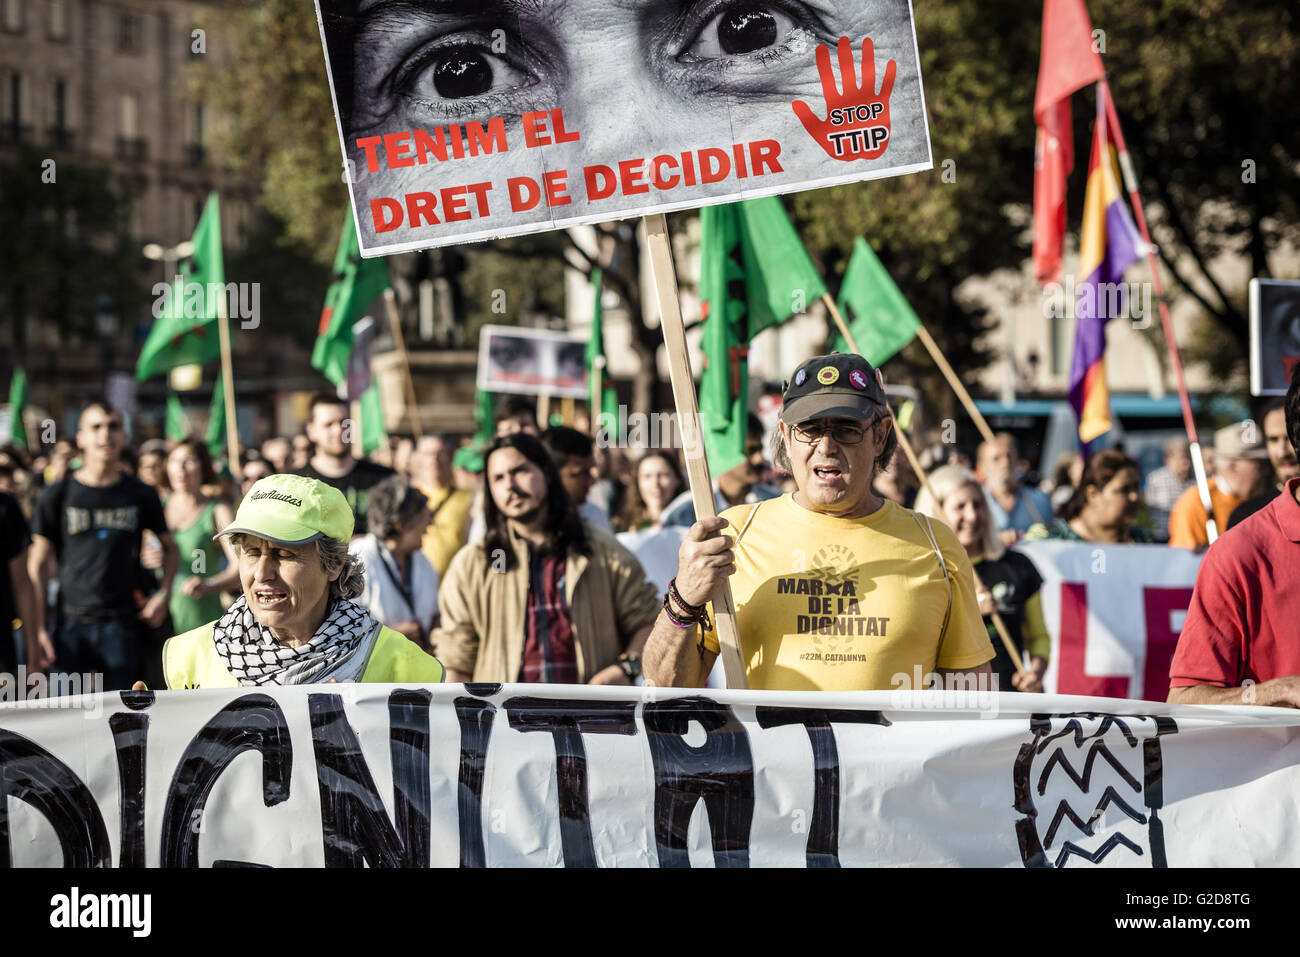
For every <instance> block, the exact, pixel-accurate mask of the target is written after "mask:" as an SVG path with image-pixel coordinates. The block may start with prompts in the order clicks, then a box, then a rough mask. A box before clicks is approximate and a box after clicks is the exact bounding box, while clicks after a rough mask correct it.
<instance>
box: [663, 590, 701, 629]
mask: <svg viewBox="0 0 1300 957" xmlns="http://www.w3.org/2000/svg"><path fill="white" fill-rule="evenodd" d="M664 614H665V615H667V616H668V620H669V621H671V622H672V623H673V624H674V625H676V626H677V627H678V628H693V627H695V622H696V619H694V618H679V617H678V616H677V615H676V614H675V613H674V612H673V609H672V606H671V604H670V602H669V601H668V596H667V595H666V594H665V595H664Z"/></svg>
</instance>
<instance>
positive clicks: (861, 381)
mask: <svg viewBox="0 0 1300 957" xmlns="http://www.w3.org/2000/svg"><path fill="white" fill-rule="evenodd" d="M849 384H850V385H852V386H853V388H855V389H857V390H858V391H859V392H864V391H866V388H867V374H866V373H865V372H863V371H862V370H861V369H854V370H853V371H852V372H850V373H849Z"/></svg>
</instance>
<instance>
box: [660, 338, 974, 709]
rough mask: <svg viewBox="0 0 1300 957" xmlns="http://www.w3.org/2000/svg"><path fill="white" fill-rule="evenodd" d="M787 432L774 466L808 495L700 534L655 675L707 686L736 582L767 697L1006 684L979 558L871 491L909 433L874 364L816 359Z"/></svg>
mask: <svg viewBox="0 0 1300 957" xmlns="http://www.w3.org/2000/svg"><path fill="white" fill-rule="evenodd" d="M778 428H779V433H778V436H777V439H776V445H775V450H774V452H775V454H774V456H773V458H774V460H775V464H776V465H777V467H778V468H783V469H786V470H788V471H789V472H790V473H791V474H792V475H793V476H794V480H795V484H796V486H797V490H796V491H795V492H794V493H792V494H786V495H783V496H782V497H780V498H779V499H772V500H769V501H766V502H761V503H759V504H757V505H741V506H737V507H735V508H730V509H727V510H726V511H725V512H723V513H722V515H720V516H719V517H718V518H716V519H706V520H702V521H699V522H696V523H695V524H694V525H693V526H692V527H691V530H690V532H689V533H688V534H687V536H686V539H685V541H683V543H682V546H681V549H680V551H679V552H678V571H677V578H676V580H675V582H674V583H673V585H672V586H670V588H669V593H668V595H667V596H666V603H667V607H666V609H665V611H664V612H663V613H661V614H660V616H659V620H658V621H657V622H656V623H655V627H654V630H653V632H652V633H651V635H650V638H649V640H648V641H647V643H646V646H645V650H644V652H643V662H644V669H645V674H646V676H647V678H648V679H649V680H652V681H654V682H655V683H656V684H660V685H676V686H684V687H701V686H702V685H703V684H704V682H705V680H706V679H707V677H708V674H709V671H710V670H711V669H712V667H713V663H714V660H715V659H716V657H717V654H718V644H717V639H716V636H715V634H714V633H713V632H712V631H711V630H708V629H707V628H706V629H705V630H704V631H703V632H702V633H701V632H700V631H699V630H698V629H697V622H700V621H701V620H702V616H701V615H700V611H701V610H702V608H703V606H704V605H705V603H706V602H707V600H708V599H709V597H710V596H711V595H712V594H713V592H714V589H715V588H716V587H717V586H718V585H719V584H720V583H721V582H722V581H723V580H724V579H725V578H727V577H728V576H730V580H731V589H732V595H733V597H734V599H735V604H736V621H737V625H738V627H739V630H740V642H741V651H742V657H743V658H744V660H745V667H746V672H747V674H748V679H749V686H750V687H751V688H754V689H767V690H822V691H862V690H879V689H886V690H890V689H894V688H916V687H917V677H918V674H919V676H921V677H922V680H924V676H926V675H929V674H930V673H932V672H934V673H938V674H939V675H941V676H943V675H945V674H949V673H961V674H963V675H980V674H986V675H989V674H991V670H990V667H989V661H990V660H991V659H992V658H993V646H992V645H991V644H990V643H989V639H988V636H987V634H986V632H985V629H984V625H983V622H982V620H981V618H980V613H979V605H978V602H977V601H976V598H975V579H974V574H973V573H972V571H971V565H970V560H969V559H968V558H967V556H966V552H965V549H963V548H962V547H961V545H960V544H959V543H958V541H957V537H956V536H955V535H954V534H953V533H952V531H951V530H950V529H949V528H948V526H946V525H944V524H943V523H941V522H936V521H931V520H929V519H927V518H926V517H925V516H922V515H918V514H916V513H915V512H912V511H911V510H909V509H905V508H903V507H901V506H899V505H895V504H894V503H893V502H889V501H886V500H884V499H881V498H880V497H879V496H877V495H876V494H875V493H874V492H873V491H872V489H871V480H872V478H873V477H874V476H875V474H876V473H877V472H878V471H879V470H880V468H881V467H883V466H884V465H885V463H887V462H888V461H889V459H890V457H891V456H892V455H893V453H894V450H895V448H896V446H897V436H896V435H894V433H893V419H892V418H891V416H890V414H889V410H888V406H887V405H886V401H885V394H884V388H883V387H882V385H881V382H880V380H879V378H878V376H877V374H876V371H875V370H874V369H873V368H872V367H871V366H870V364H868V363H867V361H866V360H865V359H863V358H862V357H861V356H857V355H841V354H838V353H837V354H833V355H830V356H818V357H815V358H813V359H810V360H808V361H807V362H805V363H804V364H803V365H802V366H800V367H799V368H798V369H797V370H796V371H795V374H794V378H793V379H792V380H791V383H790V385H789V387H788V388H787V389H786V393H785V397H784V402H783V405H782V411H781V421H780V423H779V426H778ZM723 528H728V533H729V534H727V535H721V534H719V532H720V531H721V529H723ZM900 676H902V680H901V681H900Z"/></svg>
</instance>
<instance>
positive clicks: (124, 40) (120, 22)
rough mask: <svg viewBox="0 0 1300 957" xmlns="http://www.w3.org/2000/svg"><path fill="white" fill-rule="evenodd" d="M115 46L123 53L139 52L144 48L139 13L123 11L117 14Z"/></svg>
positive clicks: (142, 28) (142, 29) (142, 25)
mask: <svg viewBox="0 0 1300 957" xmlns="http://www.w3.org/2000/svg"><path fill="white" fill-rule="evenodd" d="M117 48H118V49H119V50H121V51H122V52H123V53H139V52H141V50H143V49H144V23H143V22H142V20H141V18H140V17H139V15H137V14H134V13H123V14H120V15H119V16H118V18H117Z"/></svg>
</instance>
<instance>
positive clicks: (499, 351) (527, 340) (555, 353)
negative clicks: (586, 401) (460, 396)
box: [476, 326, 587, 399]
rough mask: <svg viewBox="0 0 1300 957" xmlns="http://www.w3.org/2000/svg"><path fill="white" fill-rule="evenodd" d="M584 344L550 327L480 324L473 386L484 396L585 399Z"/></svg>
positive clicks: (584, 341) (578, 338)
mask: <svg viewBox="0 0 1300 957" xmlns="http://www.w3.org/2000/svg"><path fill="white" fill-rule="evenodd" d="M586 347H587V340H585V339H583V338H582V337H581V336H572V335H569V334H568V333H564V332H556V331H554V330H551V329H528V328H524V327H521V326H484V327H483V328H482V329H480V330H479V340H478V378H477V382H476V384H477V386H478V388H480V389H482V390H483V391H484V392H513V393H516V394H520V395H553V396H561V397H563V396H570V397H572V398H575V399H582V398H586V396H587V367H586V360H585V353H584V350H585V349H586Z"/></svg>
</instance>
